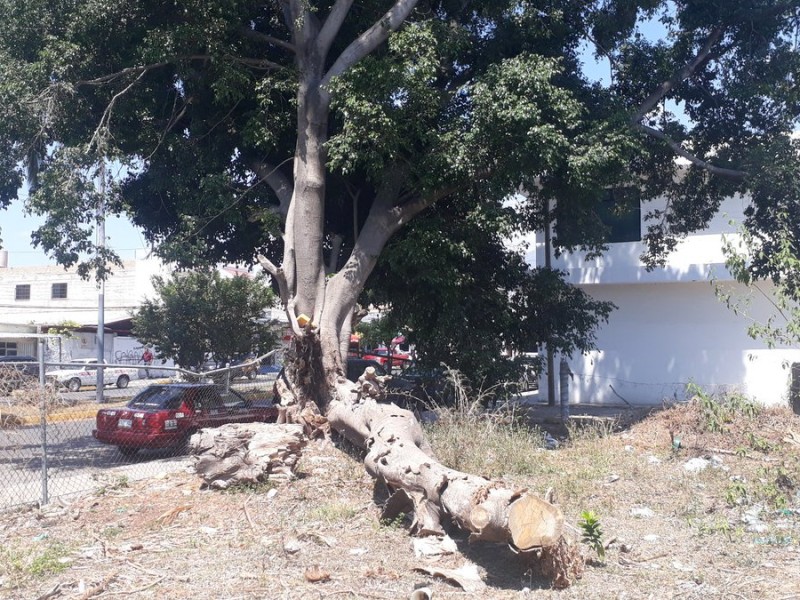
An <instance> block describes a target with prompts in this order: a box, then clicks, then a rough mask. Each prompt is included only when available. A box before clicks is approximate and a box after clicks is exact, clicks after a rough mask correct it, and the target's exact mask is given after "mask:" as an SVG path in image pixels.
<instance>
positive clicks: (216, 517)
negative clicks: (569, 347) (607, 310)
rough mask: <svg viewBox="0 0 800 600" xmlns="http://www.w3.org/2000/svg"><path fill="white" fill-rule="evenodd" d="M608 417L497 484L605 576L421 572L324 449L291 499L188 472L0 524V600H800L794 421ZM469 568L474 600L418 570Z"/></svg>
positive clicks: (798, 444) (579, 428) (701, 414)
mask: <svg viewBox="0 0 800 600" xmlns="http://www.w3.org/2000/svg"><path fill="white" fill-rule="evenodd" d="M584 412H590V411H584ZM591 417H594V418H591ZM608 417H609V415H608V414H603V415H596V414H595V415H590V418H583V419H581V418H578V419H576V420H575V424H573V425H571V426H570V428H569V429H568V430H564V429H559V425H558V423H557V421H555V422H554V421H553V418H554V417H553V415H550V414H549V413H548V412H547V410H541V409H540V411H539V412H538V413H536V415H535V420H537V421H538V422H539V423H540V424H541V425H543V426H545V427H546V428H548V430H549V431H551V432H552V434H553V435H555V436H556V437H557V438H558V446H557V447H556V448H554V449H545V448H540V447H531V448H529V449H528V451H529V452H530V459H531V462H532V464H533V465H535V470H534V472H533V474H530V475H510V476H509V479H510V480H512V481H514V482H515V483H519V484H521V485H526V486H528V487H529V488H530V489H532V490H534V491H536V492H539V493H544V491H545V490H546V489H548V488H550V487H552V488H554V490H555V499H556V502H558V503H559V504H560V505H561V507H562V509H563V511H564V514H565V517H566V522H567V523H568V524H569V525H568V527H567V532H568V534H569V535H570V536H572V537H573V538H574V539H575V540H580V538H581V531H580V528H579V526H578V523H579V520H580V517H581V512H582V511H586V510H592V511H594V512H595V513H596V514H597V515H598V516H599V519H600V523H601V526H602V530H603V541H604V543H605V545H606V546H607V550H606V554H605V559H604V560H602V561H601V560H600V559H599V558H598V556H597V554H596V553H595V552H594V551H593V550H592V549H590V548H589V547H587V546H586V545H582V548H583V554H584V557H585V559H586V566H585V570H584V573H583V575H582V577H581V578H580V579H578V580H576V581H574V582H573V584H572V585H571V586H570V587H569V588H567V589H564V590H554V589H552V588H551V585H550V582H549V581H547V580H546V579H543V578H542V577H540V576H539V575H538V574H537V570H536V564H535V561H534V562H531V558H530V557H529V556H522V555H515V554H514V553H512V552H511V551H510V550H509V549H508V548H507V547H504V546H496V545H485V544H484V545H470V544H469V543H468V542H467V540H466V538H465V537H464V536H463V535H461V534H458V533H457V532H455V531H454V532H452V533H451V535H452V537H453V540H454V541H455V545H456V550H455V552H453V553H450V554H444V555H438V556H427V555H425V554H422V555H416V554H415V550H414V540H413V539H412V538H411V537H410V536H409V535H408V533H407V531H406V529H405V527H404V523H402V522H392V523H385V522H381V519H380V507H379V506H378V504H377V503H376V499H379V498H380V496H381V490H380V489H376V486H375V485H374V483H373V481H372V480H371V478H370V477H369V476H368V475H367V474H366V473H365V471H364V469H363V466H362V465H361V463H360V460H359V458H358V456H357V453H355V452H353V451H352V450H351V449H348V448H346V447H338V446H337V445H334V444H332V443H330V442H325V443H312V444H310V445H309V446H308V447H307V448H306V451H305V453H304V455H303V458H302V459H301V462H300V465H299V469H298V478H297V479H295V480H294V481H291V482H288V483H276V484H271V483H268V484H263V485H261V486H259V488H257V489H248V490H240V491H236V492H232V491H227V492H222V491H212V490H208V489H202V488H201V485H200V481H199V479H198V478H197V477H196V476H195V475H194V474H192V473H189V472H184V473H176V474H171V475H166V476H163V477H160V478H156V479H151V480H146V481H140V482H136V483H129V482H127V481H125V480H119V481H114V482H110V483H108V484H107V485H106V486H105V487H103V488H101V489H98V490H96V491H95V492H93V493H91V494H87V495H84V496H80V497H75V498H70V499H69V500H67V501H62V502H56V503H54V504H52V505H50V506H47V507H45V508H44V509H41V510H40V509H27V510H19V511H16V512H11V513H6V514H2V515H0V598H13V599H20V600H28V599H36V600H45V599H50V598H52V599H64V600H74V599H78V598H80V599H82V600H88V599H90V598H112V597H113V598H135V599H138V598H168V599H176V600H180V599H212V598H213V599H225V600H232V599H255V598H270V599H271V598H286V599H305V598H309V599H312V598H313V599H317V598H318V599H325V598H342V599H349V598H364V599H367V598H370V599H371V598H378V599H400V598H409V597H410V595H411V594H412V592H413V591H414V590H415V589H416V588H420V587H427V588H429V590H430V591H431V594H432V598H435V599H436V598H473V597H480V598H498V599H505V598H559V599H562V598H563V599H578V598H579V599H585V598H604V599H605V598H626V599H639V598H653V599H661V598H682V599H692V598H698V599H699V598H731V599H734V598H736V599H753V600H755V599H768V600H789V599H793V598H796V599H800V417H798V416H796V415H792V414H791V413H790V412H788V411H787V410H771V411H763V412H761V413H759V414H758V415H746V416H741V415H738V416H736V417H735V418H731V419H726V417H725V415H719V414H716V415H714V414H710V413H708V411H706V410H704V408H703V407H702V406H700V405H699V404H697V403H694V404H690V405H683V406H679V407H674V408H671V409H669V410H663V411H659V412H656V413H654V414H650V415H645V414H644V413H643V412H641V411H640V412H638V413H636V414H634V413H630V412H629V411H624V412H623V414H622V415H621V418H620V419H613V418H608ZM566 434H569V436H570V437H569V439H565V438H566ZM693 459H694V460H693ZM698 459H699V460H698ZM576 543H578V542H577V541H576ZM465 565H470V566H474V568H476V569H477V572H478V573H479V574H480V576H481V579H482V581H483V584H484V585H485V588H484V589H482V590H480V591H464V590H463V589H462V588H461V587H459V586H458V585H457V584H456V583H454V582H453V581H449V580H446V579H443V578H441V577H437V576H433V575H430V574H429V573H427V572H424V571H421V570H419V569H457V568H460V567H464V566H465ZM471 568H472V567H471Z"/></svg>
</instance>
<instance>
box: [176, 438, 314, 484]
mask: <svg viewBox="0 0 800 600" xmlns="http://www.w3.org/2000/svg"><path fill="white" fill-rule="evenodd" d="M305 445H306V437H305V435H304V434H303V427H302V425H299V424H283V425H271V424H267V423H229V424H227V425H223V426H221V427H217V428H214V429H201V430H200V431H199V432H197V433H196V434H194V435H193V436H192V437H191V439H190V440H189V449H190V451H191V453H192V455H193V456H194V469H195V472H196V473H197V474H198V475H199V476H200V478H201V479H203V481H204V482H205V483H206V484H207V485H209V486H211V487H215V488H220V489H224V488H227V487H230V486H232V485H237V484H248V483H249V484H253V483H257V482H263V481H267V480H287V479H292V478H293V477H294V469H295V467H296V466H297V461H298V460H299V458H300V455H301V452H302V449H303V447H304V446H305Z"/></svg>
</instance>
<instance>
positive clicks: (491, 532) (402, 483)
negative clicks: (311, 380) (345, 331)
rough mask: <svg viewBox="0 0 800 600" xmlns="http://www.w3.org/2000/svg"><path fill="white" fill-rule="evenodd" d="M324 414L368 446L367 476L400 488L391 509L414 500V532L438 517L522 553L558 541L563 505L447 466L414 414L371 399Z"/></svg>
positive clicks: (431, 529) (429, 527)
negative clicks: (438, 456) (433, 449)
mask: <svg viewBox="0 0 800 600" xmlns="http://www.w3.org/2000/svg"><path fill="white" fill-rule="evenodd" d="M343 387H344V386H343ZM347 391H348V390H347V389H346V388H345V389H343V390H341V392H342V393H341V395H340V397H347V396H346V392H347ZM327 417H328V421H329V423H330V425H331V427H332V428H333V429H334V430H335V431H337V432H339V433H340V434H341V435H343V436H344V437H345V438H347V439H348V440H349V441H350V442H352V443H353V444H355V445H357V446H359V447H361V448H365V449H366V450H367V456H366V458H365V461H364V462H365V465H366V468H367V470H368V471H369V472H370V474H372V475H373V476H374V477H376V478H378V479H380V480H382V481H384V482H386V485H387V486H388V488H389V490H390V492H392V493H393V494H394V493H396V492H398V491H399V490H403V493H402V494H398V497H397V498H394V499H393V500H392V502H390V504H389V510H388V512H390V513H391V512H397V510H398V508H397V507H398V506H412V505H413V508H414V511H415V524H414V525H413V526H412V527H413V530H414V532H415V533H423V534H424V533H437V532H440V531H442V523H441V521H442V520H443V519H447V520H449V521H452V522H453V523H455V524H456V525H457V526H459V527H460V528H462V529H465V530H467V531H469V532H470V534H471V536H470V537H471V540H474V541H487V542H502V543H508V544H511V545H513V546H515V547H517V548H519V549H520V550H531V549H534V548H544V547H547V546H551V545H555V544H556V543H558V541H559V539H560V538H561V536H562V532H563V524H564V517H563V515H562V513H561V510H560V509H559V508H558V507H556V506H554V505H552V504H550V503H548V502H546V501H545V500H542V499H541V498H538V497H536V496H535V495H533V494H531V493H530V492H528V491H527V490H525V489H517V488H514V487H509V486H507V485H506V484H504V483H502V482H499V481H492V480H489V479H486V478H485V477H480V476H477V475H470V474H468V473H462V472H460V471H456V470H454V469H450V468H448V467H446V466H444V465H442V464H441V463H440V462H439V461H437V460H436V458H435V457H434V455H433V452H432V450H431V448H430V446H429V445H428V443H427V441H426V440H425V436H424V433H423V431H422V427H421V426H420V424H419V422H418V421H417V419H416V418H415V417H414V415H413V413H411V412H410V411H407V410H404V409H401V408H398V407H397V406H395V405H393V404H379V403H377V402H375V401H373V400H370V399H367V400H366V401H363V402H359V403H347V402H345V401H342V400H336V401H334V402H332V403H331V405H330V406H329V407H328V411H327Z"/></svg>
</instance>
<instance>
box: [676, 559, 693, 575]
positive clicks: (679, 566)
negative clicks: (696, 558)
mask: <svg viewBox="0 0 800 600" xmlns="http://www.w3.org/2000/svg"><path fill="white" fill-rule="evenodd" d="M672 568H673V569H675V570H676V571H682V572H684V573H691V572H692V571H694V566H692V565H684V564H683V563H682V562H680V561H677V560H676V561H673V562H672Z"/></svg>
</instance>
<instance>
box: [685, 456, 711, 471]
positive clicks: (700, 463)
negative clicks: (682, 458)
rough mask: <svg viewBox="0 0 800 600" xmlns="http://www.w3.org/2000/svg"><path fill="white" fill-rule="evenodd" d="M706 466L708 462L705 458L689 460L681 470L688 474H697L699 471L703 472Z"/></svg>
mask: <svg viewBox="0 0 800 600" xmlns="http://www.w3.org/2000/svg"><path fill="white" fill-rule="evenodd" d="M708 465H709V461H707V460H706V459H705V458H690V459H689V460H687V461H686V463H685V464H684V465H683V470H684V471H688V472H689V473H699V472H700V471H705V470H706V469H707V468H708Z"/></svg>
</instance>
